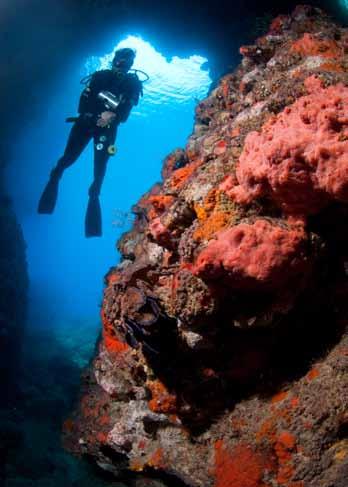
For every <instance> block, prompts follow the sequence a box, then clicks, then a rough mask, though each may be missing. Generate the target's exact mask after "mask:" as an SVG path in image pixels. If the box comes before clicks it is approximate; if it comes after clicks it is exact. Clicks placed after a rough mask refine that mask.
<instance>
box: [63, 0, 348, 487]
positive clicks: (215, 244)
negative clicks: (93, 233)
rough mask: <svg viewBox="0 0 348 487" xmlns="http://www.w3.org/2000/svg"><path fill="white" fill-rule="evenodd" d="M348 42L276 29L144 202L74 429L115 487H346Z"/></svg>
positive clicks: (306, 23)
mask: <svg viewBox="0 0 348 487" xmlns="http://www.w3.org/2000/svg"><path fill="white" fill-rule="evenodd" d="M347 38H348V33H347V29H345V28H342V27H339V26H337V25H335V24H333V23H332V21H331V20H330V19H329V18H328V17H326V15H325V14H324V13H323V12H321V11H320V10H318V9H315V8H312V7H309V6H299V7H297V8H296V9H295V11H294V12H293V13H292V14H291V15H283V16H280V17H277V18H276V19H275V20H274V21H273V22H272V23H271V26H270V29H269V31H268V33H267V34H266V35H264V36H262V37H260V38H258V39H257V40H256V42H255V44H254V45H249V46H243V47H241V50H240V52H241V54H242V56H243V59H242V62H241V64H240V65H239V66H238V67H237V69H236V70H235V71H234V72H233V73H228V74H226V75H225V76H224V77H223V78H222V79H221V80H220V83H219V84H218V85H217V86H216V87H215V88H214V89H213V90H212V91H211V93H210V94H209V96H208V98H207V99H206V100H203V101H202V102H200V103H199V104H198V106H197V108H196V119H195V120H196V123H195V127H194V131H193V134H192V135H191V136H190V138H189V140H188V142H187V145H186V147H185V148H184V149H178V150H176V151H174V152H173V153H172V154H170V155H169V156H168V157H167V158H166V160H165V161H164V166H163V170H162V178H163V181H162V182H161V183H157V184H156V185H154V186H153V187H152V188H151V189H150V191H149V192H148V193H147V194H145V195H144V196H143V197H142V198H141V200H140V201H139V202H138V203H137V204H136V205H135V206H134V208H133V211H134V213H135V215H136V218H135V223H134V227H133V228H132V230H131V231H129V232H128V233H127V234H125V235H123V236H122V238H121V240H120V242H119V243H118V248H119V250H120V252H121V254H122V260H121V263H120V264H119V265H118V266H117V267H115V268H113V269H112V270H111V271H110V272H109V273H108V275H107V277H106V288H105V291H104V300H103V306H102V322H103V339H102V340H101V342H100V344H99V349H98V352H97V355H96V358H95V360H94V362H93V364H92V365H91V369H90V372H89V381H87V383H86V384H85V386H84V389H83V399H82V400H81V402H80V408H78V410H77V412H76V414H75V415H74V417H73V418H72V423H67V424H66V430H67V431H66V432H65V435H66V437H67V438H68V440H69V441H68V443H69V445H70V448H72V449H73V450H74V451H77V452H78V453H84V454H88V455H89V456H92V457H94V458H95V459H96V461H97V462H98V464H99V465H102V466H103V467H104V468H105V469H107V470H109V471H111V472H114V473H115V475H116V476H117V475H118V474H119V472H121V471H125V470H128V472H129V471H131V472H132V473H133V474H134V472H140V471H145V472H147V474H148V475H150V476H152V477H153V478H154V479H156V478H158V477H161V478H162V480H163V479H164V481H165V479H166V478H168V479H170V480H168V485H169V484H170V482H171V481H173V482H174V484H175V482H177V483H178V485H186V486H190V487H333V486H335V487H346V485H347V469H348V446H347V445H348V443H347V424H348V420H347V411H346V408H347V404H348V384H347V370H348V353H347V350H348V348H347V347H348V335H347V324H348V321H347V316H348V307H347V292H348V278H347V276H348V251H347V249H348V237H347V235H348V205H347V203H348V176H347V175H348V158H347V154H348V144H347V140H348V119H347V108H346V107H347V106H348V74H347V66H348V53H347V48H346V44H347ZM166 475H168V476H169V477H166ZM173 477H174V480H172V479H173ZM154 481H155V480H154Z"/></svg>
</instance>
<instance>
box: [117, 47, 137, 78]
mask: <svg viewBox="0 0 348 487" xmlns="http://www.w3.org/2000/svg"><path fill="white" fill-rule="evenodd" d="M135 55H136V54H135V51H134V50H133V49H130V48H129V47H124V48H122V49H118V50H117V51H116V52H115V56H114V59H113V60H112V69H113V70H114V71H118V72H121V73H127V71H129V70H130V68H131V67H132V65H133V63H134V59H135Z"/></svg>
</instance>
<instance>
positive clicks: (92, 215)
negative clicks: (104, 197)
mask: <svg viewBox="0 0 348 487" xmlns="http://www.w3.org/2000/svg"><path fill="white" fill-rule="evenodd" d="M85 235H86V237H101V235H102V217H101V209H100V203H99V198H98V197H95V196H94V197H93V196H90V197H89V200H88V206H87V212H86V219H85Z"/></svg>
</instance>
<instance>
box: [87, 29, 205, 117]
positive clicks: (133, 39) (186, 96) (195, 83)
mask: <svg viewBox="0 0 348 487" xmlns="http://www.w3.org/2000/svg"><path fill="white" fill-rule="evenodd" d="M123 47H130V48H132V49H135V50H136V53H137V57H136V59H135V63H134V66H133V67H134V68H135V69H140V70H142V71H145V72H146V73H147V74H148V75H149V76H150V80H149V81H147V82H146V83H144V100H143V103H142V104H141V109H134V110H133V112H132V113H133V114H134V115H136V116H146V114H148V113H149V112H151V111H154V110H156V111H157V110H158V109H160V110H161V111H162V110H163V109H164V110H165V109H166V106H168V105H169V104H170V105H172V107H171V108H175V106H177V109H179V110H181V109H182V105H183V104H184V105H186V106H187V107H190V109H192V103H193V102H196V101H197V100H198V99H202V98H203V97H205V96H206V94H207V91H208V89H209V86H210V83H211V78H210V75H209V71H207V70H205V69H203V66H204V64H205V63H206V62H207V59H206V58H204V57H202V56H199V55H197V54H193V55H191V56H189V57H188V58H180V57H178V56H173V57H172V59H170V60H169V61H168V60H167V59H166V58H165V57H164V56H163V55H162V54H161V53H160V52H159V51H157V50H156V49H155V48H154V47H153V46H152V45H151V44H150V43H149V42H147V41H145V40H143V39H142V38H141V37H139V36H135V35H129V36H128V37H126V38H125V39H124V40H122V41H121V42H119V43H118V44H117V45H116V46H115V47H114V49H113V50H112V51H111V52H110V53H108V54H106V55H105V56H102V57H96V56H92V57H90V58H89V59H88V60H87V62H86V66H85V67H86V71H87V74H89V73H93V72H94V71H96V70H99V69H108V68H109V67H110V64H111V61H112V59H113V57H114V53H115V51H116V50H117V49H120V48H123ZM139 77H140V78H141V74H139Z"/></svg>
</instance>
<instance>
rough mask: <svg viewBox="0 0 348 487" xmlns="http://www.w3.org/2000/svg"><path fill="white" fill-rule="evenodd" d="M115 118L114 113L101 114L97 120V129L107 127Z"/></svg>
mask: <svg viewBox="0 0 348 487" xmlns="http://www.w3.org/2000/svg"><path fill="white" fill-rule="evenodd" d="M115 118H116V113H114V112H102V113H101V114H100V116H99V118H98V120H97V125H98V127H107V126H108V125H110V123H111V122H112V121H113V120H114V119H115Z"/></svg>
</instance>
